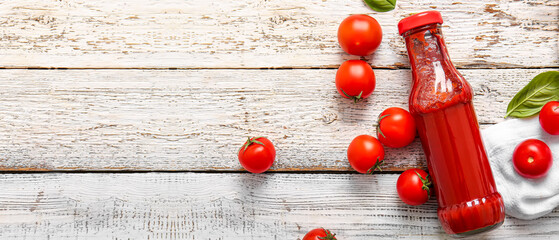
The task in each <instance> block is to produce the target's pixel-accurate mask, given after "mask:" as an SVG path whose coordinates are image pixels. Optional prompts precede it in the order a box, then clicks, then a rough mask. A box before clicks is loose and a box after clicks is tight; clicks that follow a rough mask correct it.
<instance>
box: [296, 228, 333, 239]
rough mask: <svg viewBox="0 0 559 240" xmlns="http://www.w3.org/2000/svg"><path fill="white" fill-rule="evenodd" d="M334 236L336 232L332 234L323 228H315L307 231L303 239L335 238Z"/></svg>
mask: <svg viewBox="0 0 559 240" xmlns="http://www.w3.org/2000/svg"><path fill="white" fill-rule="evenodd" d="M335 236H336V234H332V232H330V231H328V230H326V229H324V228H317V229H313V230H311V231H310V232H308V233H307V234H306V235H305V236H304V237H303V240H337V239H336V237H335Z"/></svg>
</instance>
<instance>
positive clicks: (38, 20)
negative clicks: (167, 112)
mask: <svg viewBox="0 0 559 240" xmlns="http://www.w3.org/2000/svg"><path fill="white" fill-rule="evenodd" d="M433 9H435V10H439V11H441V12H442V14H443V16H444V19H445V24H444V30H443V31H444V33H445V36H446V41H447V42H448V47H449V51H450V55H451V56H452V58H453V60H454V62H455V64H456V65H457V66H458V67H463V68H510V67H558V66H559V57H558V55H557V52H558V51H559V45H558V31H559V26H558V22H559V1H557V0H547V1H533V0H516V1H512V0H511V1H501V0H483V1H481V0H473V1H455V0H444V1H441V0H418V1H399V2H398V4H397V7H396V10H395V11H391V12H387V13H376V12H373V11H372V10H370V9H368V8H367V7H366V6H365V4H364V3H363V2H362V1H361V0H349V1H348V0H327V1H326V0H308V1H297V0H256V1H254V0H242V1H219V2H216V1H207V0H187V1H179V0H165V1H161V0H126V1H113V0H99V1H88V0H58V1H54V0H50V1H36V0H18V1H4V2H2V3H1V4H0V23H2V31H1V32H0V53H1V55H2V58H0V67H6V68H12V67H16V68H21V67H23V68H27V67H47V68H50V67H53V68H283V67H287V68H310V67H318V68H323V67H335V66H338V65H339V64H341V63H342V61H343V60H345V59H350V58H355V57H352V56H349V55H347V54H344V53H343V51H342V50H341V49H340V47H339V46H338V43H337V37H336V34H337V27H338V25H339V23H340V22H341V21H342V20H343V19H344V18H345V17H347V16H349V15H350V14H363V13H364V14H370V15H372V16H374V17H375V18H376V19H377V20H378V21H379V22H380V24H381V25H382V27H383V32H384V35H383V38H384V39H383V43H382V44H381V47H380V48H379V49H378V51H377V52H376V53H375V54H374V56H372V57H370V58H368V60H369V62H371V63H372V64H373V65H374V66H377V67H384V68H400V67H407V66H408V60H407V55H406V50H405V46H404V44H403V40H402V39H401V37H400V36H399V35H398V33H397V26H396V24H397V22H398V21H399V20H400V19H402V18H404V17H407V16H409V15H410V14H412V13H417V12H420V11H425V10H433Z"/></svg>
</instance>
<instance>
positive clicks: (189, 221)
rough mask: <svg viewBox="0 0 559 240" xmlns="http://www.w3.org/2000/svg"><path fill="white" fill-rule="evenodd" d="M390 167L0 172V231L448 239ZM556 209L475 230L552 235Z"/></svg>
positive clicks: (17, 234)
mask: <svg viewBox="0 0 559 240" xmlns="http://www.w3.org/2000/svg"><path fill="white" fill-rule="evenodd" d="M397 177H398V175H395V174H394V175H393V174H383V175H378V176H367V175H360V174H262V175H253V174H233V173H230V174H207V173H141V174H101V173H98V174H3V175H0V186H1V187H2V191H0V237H1V238H2V239H10V240H12V239H14V240H15V239H76V238H77V239H84V238H95V239H224V240H225V239H248V240H250V239H277V240H287V239H301V238H302V237H303V235H304V234H305V233H306V232H307V231H308V230H310V229H313V228H317V227H325V228H328V229H331V230H332V231H334V232H335V233H337V235H338V239H346V240H352V239H355V240H357V239H394V238H398V239H451V238H449V237H448V236H447V235H445V233H444V232H443V230H442V229H441V227H440V224H439V222H438V220H437V215H436V207H437V206H436V201H434V199H432V200H430V201H429V202H428V203H427V204H425V205H422V206H418V207H412V206H407V205H405V204H404V203H402V202H401V201H400V200H399V198H398V196H397V193H396V188H395V182H396V179H397ZM557 224H559V210H555V211H554V212H552V213H550V214H549V215H547V216H545V217H542V218H539V219H536V220H532V221H522V220H518V219H514V218H511V217H508V218H507V219H506V220H505V224H504V225H503V226H502V227H501V228H499V229H497V230H495V231H493V232H490V233H489V234H487V235H485V237H487V238H490V239H507V238H514V239H535V238H538V239H545V238H548V239H552V238H553V237H557V235H558V234H559V231H558V229H557Z"/></svg>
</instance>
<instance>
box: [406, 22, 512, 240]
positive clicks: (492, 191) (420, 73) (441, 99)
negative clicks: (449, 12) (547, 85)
mask: <svg viewBox="0 0 559 240" xmlns="http://www.w3.org/2000/svg"><path fill="white" fill-rule="evenodd" d="M442 22H443V20H442V17H441V14H440V13H439V12H437V11H428V12H423V13H419V14H416V15H412V16H410V17H407V18H404V19H402V20H401V21H400V23H399V24H398V28H399V31H400V34H401V35H402V36H403V37H404V39H405V42H406V47H407V50H408V56H409V60H410V65H411V68H412V76H413V88H412V91H411V94H410V98H409V108H410V113H411V114H412V115H413V116H414V118H415V122H416V125H417V130H418V133H419V137H420V139H421V144H422V146H423V150H424V152H425V156H426V158H427V166H428V168H429V174H430V176H431V178H432V180H433V183H434V186H435V193H436V195H437V201H438V204H439V207H438V210H437V213H438V216H439V221H440V222H441V225H442V226H443V229H444V230H445V231H446V232H447V233H448V234H451V235H455V236H469V235H473V234H476V233H480V232H485V231H488V230H491V229H494V228H497V227H499V226H500V225H501V224H503V222H504V219H505V207H504V204H503V199H502V197H501V195H500V194H499V193H498V192H497V189H496V187H495V180H494V179H493V174H492V173H491V167H490V165H489V161H488V159H487V154H486V152H485V148H484V146H483V142H482V140H481V135H480V131H479V125H478V121H477V118H476V114H475V112H474V107H473V105H472V97H473V94H472V89H471V87H470V85H469V84H468V82H466V80H465V79H464V77H462V75H461V74H460V73H459V72H458V71H457V70H456V68H455V67H454V65H453V64H452V62H451V61H450V58H449V56H448V52H447V49H446V45H445V43H444V40H443V36H442V32H441V24H442Z"/></svg>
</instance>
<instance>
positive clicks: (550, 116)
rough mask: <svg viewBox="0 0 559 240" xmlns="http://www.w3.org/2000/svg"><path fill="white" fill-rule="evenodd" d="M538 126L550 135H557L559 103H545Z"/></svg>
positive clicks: (558, 132)
mask: <svg viewBox="0 0 559 240" xmlns="http://www.w3.org/2000/svg"><path fill="white" fill-rule="evenodd" d="M540 125H542V128H543V130H545V131H546V132H547V133H549V134H551V135H559V102H558V101H551V102H548V103H546V104H545V105H544V106H543V108H542V110H541V111H540Z"/></svg>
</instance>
